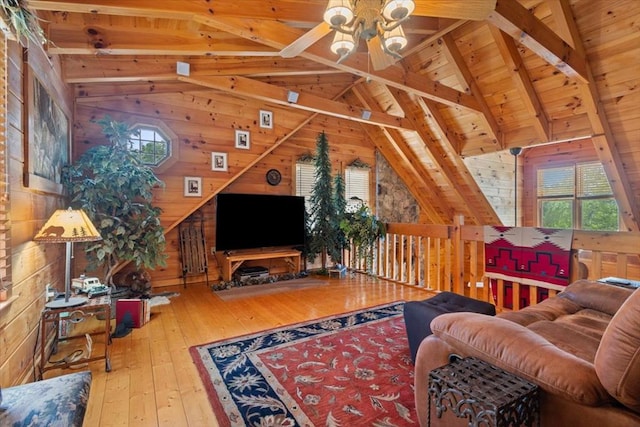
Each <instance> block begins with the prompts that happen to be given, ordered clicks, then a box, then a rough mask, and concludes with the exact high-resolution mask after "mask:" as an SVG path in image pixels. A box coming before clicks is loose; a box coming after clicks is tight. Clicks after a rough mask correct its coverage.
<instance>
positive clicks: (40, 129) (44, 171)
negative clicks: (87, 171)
mask: <svg viewBox="0 0 640 427" xmlns="http://www.w3.org/2000/svg"><path fill="white" fill-rule="evenodd" d="M26 107H27V108H26V109H27V112H26V114H27V115H28V117H29V120H28V125H27V129H26V132H27V138H26V141H27V147H25V150H24V154H25V159H24V160H25V162H24V163H25V166H24V185H25V187H29V188H32V189H34V190H39V191H43V192H47V193H55V194H62V192H63V186H62V168H63V167H64V166H65V165H67V164H68V163H69V158H70V152H71V136H70V129H69V119H68V118H67V116H66V115H65V113H64V111H63V110H62V108H60V106H59V105H58V104H57V103H56V101H55V100H54V99H53V98H52V97H51V95H50V94H49V93H48V92H47V90H46V89H45V87H44V86H43V85H42V83H41V82H40V80H38V78H37V77H36V76H35V75H34V73H33V72H32V71H31V70H30V69H28V71H27V103H26Z"/></svg>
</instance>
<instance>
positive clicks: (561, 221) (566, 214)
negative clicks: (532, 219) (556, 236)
mask: <svg viewBox="0 0 640 427" xmlns="http://www.w3.org/2000/svg"><path fill="white" fill-rule="evenodd" d="M542 226H543V227H548V228H563V229H570V228H573V203H572V201H571V200H553V201H544V202H542Z"/></svg>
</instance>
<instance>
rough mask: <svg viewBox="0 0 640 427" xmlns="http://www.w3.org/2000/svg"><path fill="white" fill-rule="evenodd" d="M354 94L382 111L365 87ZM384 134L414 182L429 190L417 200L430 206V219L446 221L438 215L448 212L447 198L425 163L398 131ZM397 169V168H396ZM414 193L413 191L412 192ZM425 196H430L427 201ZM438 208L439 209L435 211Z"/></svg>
mask: <svg viewBox="0 0 640 427" xmlns="http://www.w3.org/2000/svg"><path fill="white" fill-rule="evenodd" d="M353 94H354V95H355V96H356V97H357V98H358V100H359V101H360V102H361V103H362V104H363V105H364V106H365V108H369V109H371V110H374V111H377V110H380V107H379V106H378V103H377V102H376V101H375V99H374V98H373V96H372V95H371V94H370V93H369V91H368V90H366V89H365V87H363V85H359V86H355V87H354V88H353ZM382 132H383V133H384V135H385V138H386V139H387V142H388V143H389V144H391V146H392V147H394V149H395V150H396V152H397V153H398V154H399V155H401V156H402V158H403V159H405V161H406V162H408V164H409V165H411V168H410V169H409V171H410V173H411V175H412V177H413V180H418V182H420V183H421V185H420V186H421V187H426V188H428V189H429V192H428V194H424V195H423V194H420V195H418V196H414V197H416V199H423V200H422V202H423V203H421V206H422V205H425V204H426V205H427V206H429V210H428V211H425V212H428V214H429V216H430V218H432V219H433V216H434V215H436V216H437V217H438V218H439V223H440V222H441V221H444V220H445V218H443V215H442V214H438V209H439V210H440V212H446V211H447V207H446V206H445V203H444V200H445V196H444V194H442V191H441V190H440V187H439V186H438V185H436V183H435V181H434V180H433V178H432V177H431V175H430V171H428V170H427V169H426V168H425V167H424V164H423V162H421V161H420V159H419V158H418V157H417V156H416V154H415V153H414V152H413V150H412V149H411V147H409V145H408V144H407V142H406V138H404V137H403V135H401V134H400V133H399V132H398V131H397V130H394V129H383V130H382ZM394 169H395V167H394ZM399 176H401V177H403V179H406V178H407V172H406V171H399ZM412 192H413V191H412ZM425 196H428V198H427V199H425ZM434 208H437V209H434Z"/></svg>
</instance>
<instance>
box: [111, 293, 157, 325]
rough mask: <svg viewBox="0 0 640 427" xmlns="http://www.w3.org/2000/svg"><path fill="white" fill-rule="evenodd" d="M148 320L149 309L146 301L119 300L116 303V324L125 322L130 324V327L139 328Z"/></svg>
mask: <svg viewBox="0 0 640 427" xmlns="http://www.w3.org/2000/svg"><path fill="white" fill-rule="evenodd" d="M125 317H126V319H125ZM150 318H151V309H150V307H149V300H148V299H139V298H120V299H119V300H117V301H116V324H120V323H122V322H123V321H125V320H127V321H130V322H131V325H130V326H131V327H133V328H141V327H142V326H144V325H145V324H146V323H147V322H148V321H149V319H150Z"/></svg>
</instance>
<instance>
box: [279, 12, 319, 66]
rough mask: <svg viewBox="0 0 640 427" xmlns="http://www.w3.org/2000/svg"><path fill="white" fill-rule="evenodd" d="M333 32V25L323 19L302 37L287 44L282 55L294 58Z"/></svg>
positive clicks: (281, 52)
mask: <svg viewBox="0 0 640 427" xmlns="http://www.w3.org/2000/svg"><path fill="white" fill-rule="evenodd" d="M330 32H331V27H330V26H329V24H327V23H326V22H324V21H322V22H321V23H319V24H318V25H316V26H315V27H313V28H312V29H310V30H309V31H307V32H306V33H304V34H303V35H302V36H301V37H299V38H298V39H297V40H295V41H294V42H293V43H291V44H290V45H289V46H285V47H284V48H283V49H282V50H281V51H280V56H282V57H283V58H293V57H295V56H298V55H300V54H301V53H302V52H304V50H305V49H306V48H308V47H309V46H311V45H312V44H314V43H315V42H317V41H318V40H320V39H321V38H323V37H324V36H326V35H327V34H329V33H330Z"/></svg>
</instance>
